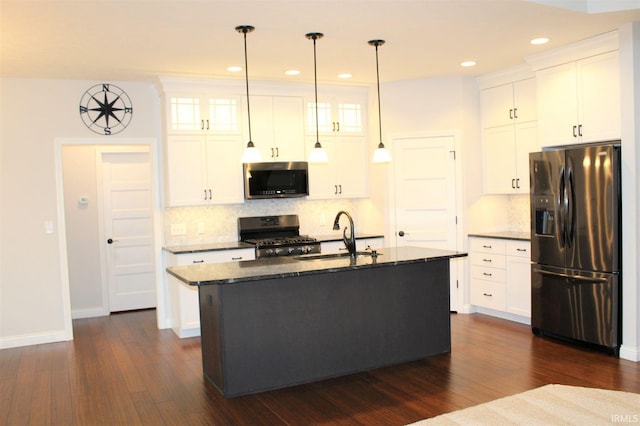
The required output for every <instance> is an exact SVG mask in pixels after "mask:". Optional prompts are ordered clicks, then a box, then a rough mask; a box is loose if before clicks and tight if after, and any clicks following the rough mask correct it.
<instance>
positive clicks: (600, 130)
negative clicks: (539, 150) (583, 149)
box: [537, 51, 620, 146]
mask: <svg viewBox="0 0 640 426" xmlns="http://www.w3.org/2000/svg"><path fill="white" fill-rule="evenodd" d="M537 78H538V94H539V103H540V104H539V106H540V109H539V114H540V137H541V141H542V144H543V145H545V146H553V145H563V144H567V143H582V142H595V141H602V140H611V139H617V138H619V137H620V65H619V59H618V52H617V51H614V52H608V53H604V54H601V55H597V56H592V57H589V58H586V59H582V60H579V61H575V62H572V63H568V64H562V65H558V66H556V67H552V68H548V69H543V70H540V71H538V73H537Z"/></svg>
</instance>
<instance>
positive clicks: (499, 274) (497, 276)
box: [471, 265, 506, 284]
mask: <svg viewBox="0 0 640 426" xmlns="http://www.w3.org/2000/svg"><path fill="white" fill-rule="evenodd" d="M471 278H472V279H474V280H485V281H492V282H496V283H502V284H504V282H505V281H506V272H505V270H504V269H498V268H487V267H484V266H476V265H472V266H471Z"/></svg>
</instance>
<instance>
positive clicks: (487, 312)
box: [474, 306, 531, 325]
mask: <svg viewBox="0 0 640 426" xmlns="http://www.w3.org/2000/svg"><path fill="white" fill-rule="evenodd" d="M474 310H475V312H477V313H479V314H485V315H491V316H492V317H498V318H502V319H506V320H509V321H515V322H519V323H520V324H526V325H531V318H529V317H524V316H522V315H516V314H511V313H509V312H502V311H496V310H494V309H488V308H482V307H480V306H474Z"/></svg>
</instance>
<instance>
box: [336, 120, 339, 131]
mask: <svg viewBox="0 0 640 426" xmlns="http://www.w3.org/2000/svg"><path fill="white" fill-rule="evenodd" d="M336 124H337V125H338V130H337V131H338V132H339V131H340V122H339V121H338V122H337V123H336Z"/></svg>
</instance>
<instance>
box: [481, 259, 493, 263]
mask: <svg viewBox="0 0 640 426" xmlns="http://www.w3.org/2000/svg"><path fill="white" fill-rule="evenodd" d="M482 261H483V262H491V259H482Z"/></svg>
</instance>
